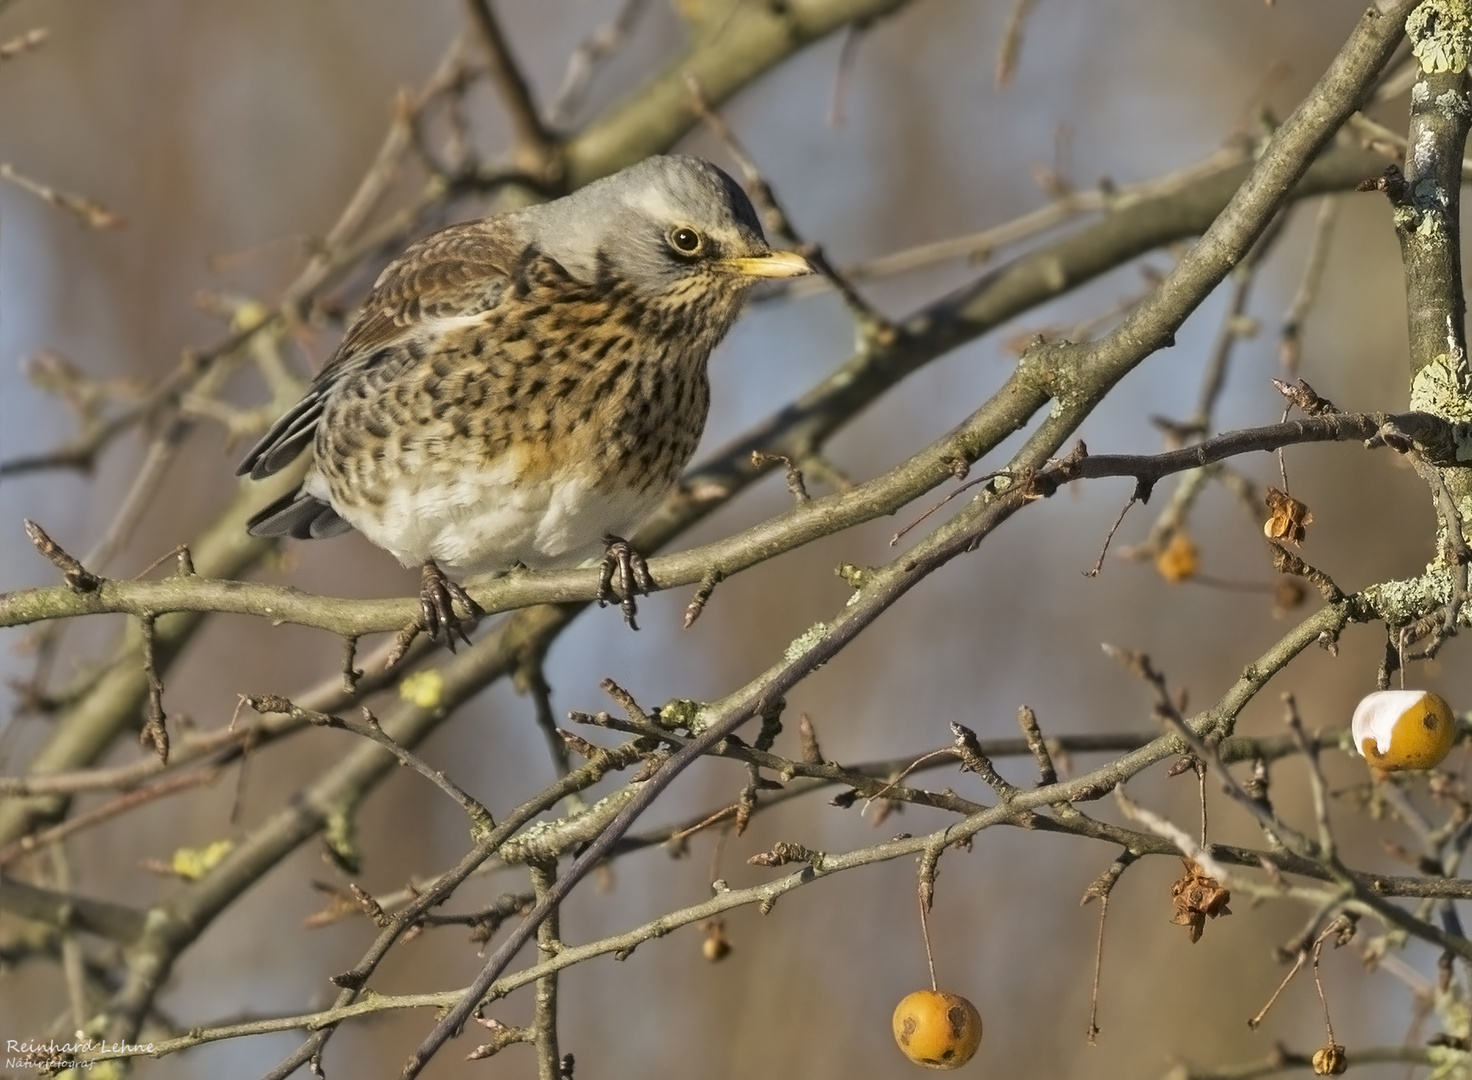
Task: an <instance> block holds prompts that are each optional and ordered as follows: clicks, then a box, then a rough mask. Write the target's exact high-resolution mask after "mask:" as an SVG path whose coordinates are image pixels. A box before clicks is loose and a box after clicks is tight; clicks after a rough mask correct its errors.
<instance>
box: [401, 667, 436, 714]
mask: <svg viewBox="0 0 1472 1080" xmlns="http://www.w3.org/2000/svg"><path fill="white" fill-rule="evenodd" d="M444 690H445V677H444V676H443V675H441V674H440V673H439V671H438V669H436V668H425V669H424V670H423V671H416V672H415V673H414V674H413V675H410V676H409V677H408V678H406V679H405V680H404V681H403V682H401V683H399V697H401V698H403V699H404V700H405V701H412V702H413V703H414V704H415V705H418V706H419V707H420V708H421V709H433V708H434V707H435V706H436V705H438V704H439V703H440V697H441V696H442V695H443V693H444Z"/></svg>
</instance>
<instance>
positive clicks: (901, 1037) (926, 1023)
mask: <svg viewBox="0 0 1472 1080" xmlns="http://www.w3.org/2000/svg"><path fill="white" fill-rule="evenodd" d="M893 1023H894V1041H895V1042H897V1043H898V1044H899V1047H900V1050H902V1051H903V1052H904V1055H905V1057H907V1058H909V1059H910V1060H911V1061H913V1062H914V1063H915V1064H916V1065H924V1066H925V1067H926V1068H929V1069H959V1068H960V1067H961V1066H962V1065H964V1064H966V1062H968V1061H970V1060H971V1055H973V1054H975V1053H976V1048H977V1047H978V1046H980V1045H981V1014H980V1013H978V1012H977V1011H976V1006H975V1005H973V1004H971V1002H969V1001H967V1000H966V999H965V998H963V997H962V996H961V995H960V994H948V993H946V992H945V991H944V990H916V991H915V992H914V993H913V994H910V995H909V996H907V997H906V998H905V999H904V1000H903V1001H901V1002H900V1003H899V1005H897V1006H896V1007H895V1010H894V1021H893Z"/></svg>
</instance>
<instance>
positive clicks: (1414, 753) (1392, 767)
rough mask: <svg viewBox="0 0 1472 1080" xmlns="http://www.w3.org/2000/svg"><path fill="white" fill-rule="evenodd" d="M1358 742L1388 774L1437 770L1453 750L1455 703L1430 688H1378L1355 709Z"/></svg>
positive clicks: (1354, 730) (1370, 759)
mask: <svg viewBox="0 0 1472 1080" xmlns="http://www.w3.org/2000/svg"><path fill="white" fill-rule="evenodd" d="M1350 730H1351V733H1352V734H1353V736H1354V744H1355V746H1356V747H1357V748H1358V750H1359V752H1360V753H1361V754H1362V755H1364V758H1365V760H1366V761H1368V762H1369V763H1370V764H1371V765H1374V766H1375V767H1376V768H1377V769H1385V770H1386V771H1388V772H1393V771H1397V770H1400V769H1432V768H1435V767H1436V766H1437V765H1440V764H1441V762H1442V760H1443V759H1444V758H1445V757H1446V756H1447V754H1448V753H1450V752H1451V748H1452V744H1453V743H1454V742H1456V739H1457V722H1456V719H1455V718H1454V717H1453V716H1452V710H1451V706H1449V705H1448V704H1447V703H1446V701H1445V700H1444V699H1442V698H1441V697H1438V696H1437V695H1436V694H1432V693H1429V692H1428V691H1425V690H1377V691H1376V692H1375V693H1373V694H1369V695H1367V696H1366V697H1365V699H1364V700H1363V701H1361V702H1360V703H1359V705H1358V706H1357V707H1356V708H1355V710H1354V720H1353V722H1352V723H1351V724H1350Z"/></svg>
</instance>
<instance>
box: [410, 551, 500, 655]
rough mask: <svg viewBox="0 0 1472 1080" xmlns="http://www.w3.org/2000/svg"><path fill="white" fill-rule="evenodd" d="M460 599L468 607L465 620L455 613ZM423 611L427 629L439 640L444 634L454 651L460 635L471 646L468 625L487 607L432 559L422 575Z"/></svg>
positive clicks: (421, 600) (420, 606) (448, 646)
mask: <svg viewBox="0 0 1472 1080" xmlns="http://www.w3.org/2000/svg"><path fill="white" fill-rule="evenodd" d="M457 600H458V601H460V606H461V607H462V608H464V609H465V618H464V619H461V618H460V616H458V615H456V614H455V601H457ZM419 612H420V616H421V618H422V619H423V621H424V632H425V633H426V634H428V635H429V636H430V639H431V640H433V641H438V640H439V639H440V635H441V634H442V633H443V634H444V642H445V646H446V647H447V648H448V649H449V650H450V651H451V652H454V651H455V636H456V635H457V634H458V635H459V636H460V640H461V641H463V642H465V644H467V645H469V644H470V638H469V636H468V635H467V634H466V633H465V624H466V623H467V622H468V623H472V624H473V623H475V622H477V621H478V620H479V619H480V617H481V616H482V615H484V614H485V609H484V608H482V607H481V606H480V605H479V604H477V603H476V602H475V601H474V600H472V599H471V598H470V594H469V593H467V592H466V591H465V590H464V589H462V588H461V587H460V586H459V585H458V584H456V583H455V582H453V581H451V580H450V579H449V578H447V577H445V572H444V571H443V570H441V569H440V568H439V564H438V563H436V562H435V561H434V560H433V559H430V560H428V561H427V562H426V563H425V564H424V570H423V571H422V572H421V574H420V576H419Z"/></svg>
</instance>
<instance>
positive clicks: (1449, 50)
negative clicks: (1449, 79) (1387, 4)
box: [1406, 0, 1472, 75]
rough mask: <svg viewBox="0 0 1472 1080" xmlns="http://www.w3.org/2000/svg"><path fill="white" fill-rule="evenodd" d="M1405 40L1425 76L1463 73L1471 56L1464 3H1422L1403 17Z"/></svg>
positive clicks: (1470, 24)
mask: <svg viewBox="0 0 1472 1080" xmlns="http://www.w3.org/2000/svg"><path fill="white" fill-rule="evenodd" d="M1406 36H1407V37H1408V38H1410V39H1411V52H1412V54H1413V55H1414V56H1415V57H1416V59H1417V60H1419V61H1420V62H1421V70H1422V71H1424V72H1426V73H1427V74H1428V75H1434V74H1437V73H1438V72H1443V71H1450V72H1457V71H1465V70H1466V69H1467V59H1468V56H1469V54H1472V17H1469V15H1468V11H1467V3H1466V0H1425V3H1423V4H1420V5H1418V6H1417V7H1416V10H1414V11H1412V12H1411V13H1410V15H1409V16H1407V18H1406Z"/></svg>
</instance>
